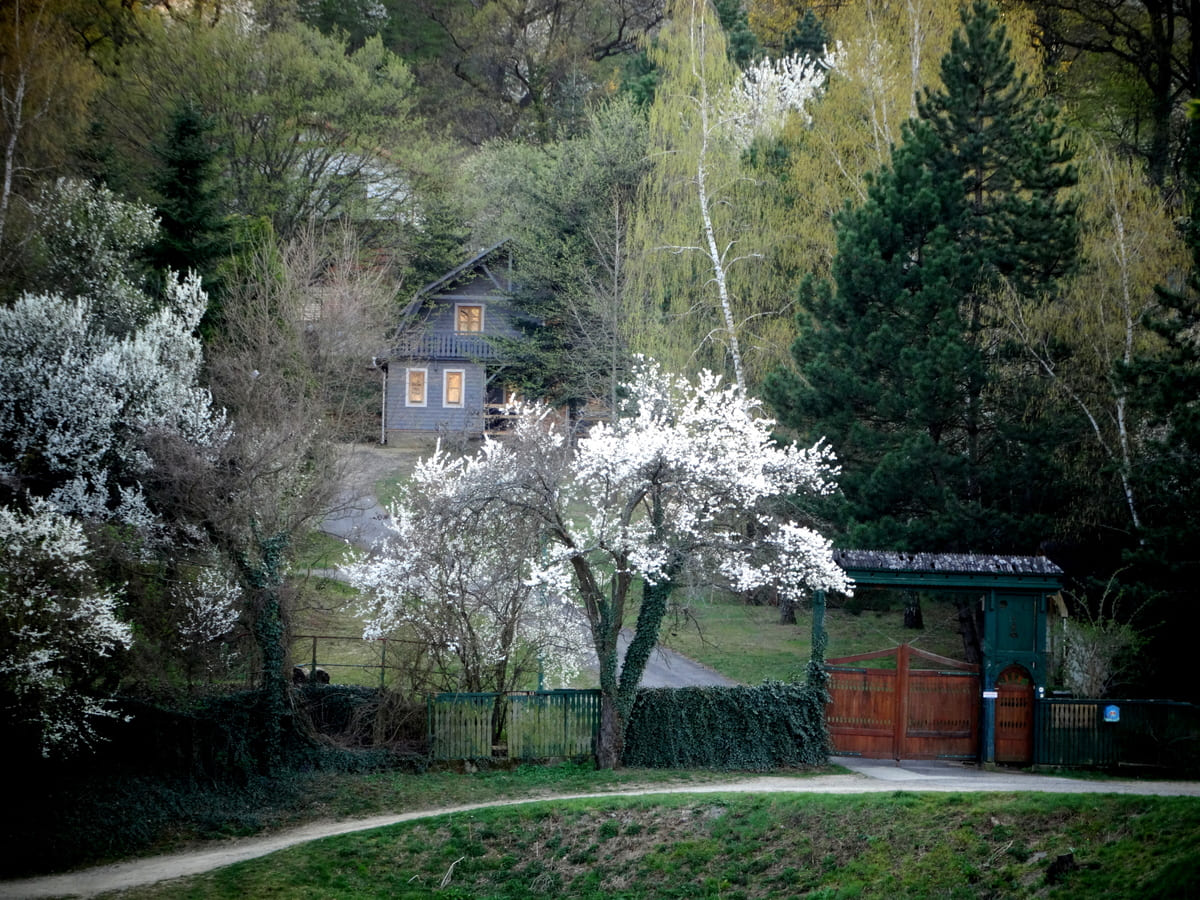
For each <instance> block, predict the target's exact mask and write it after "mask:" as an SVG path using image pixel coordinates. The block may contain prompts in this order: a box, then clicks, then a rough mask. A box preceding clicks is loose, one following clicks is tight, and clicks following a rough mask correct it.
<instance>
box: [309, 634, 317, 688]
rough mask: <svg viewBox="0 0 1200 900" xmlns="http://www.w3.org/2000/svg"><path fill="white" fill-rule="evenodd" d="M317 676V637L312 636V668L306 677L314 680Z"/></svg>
mask: <svg viewBox="0 0 1200 900" xmlns="http://www.w3.org/2000/svg"><path fill="white" fill-rule="evenodd" d="M316 676H317V636H316V635H315V634H314V635H313V652H312V668H310V669H309V670H308V677H309V678H310V679H314V680H315V679H316Z"/></svg>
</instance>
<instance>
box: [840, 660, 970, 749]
mask: <svg viewBox="0 0 1200 900" xmlns="http://www.w3.org/2000/svg"><path fill="white" fill-rule="evenodd" d="M889 657H894V658H895V661H896V662H895V668H888V669H875V668H864V667H856V666H853V665H851V664H852V663H858V662H866V661H867V660H874V659H887V658H889ZM914 657H915V658H916V659H918V660H919V661H921V662H923V663H934V664H936V665H937V666H938V667H939V668H935V669H931V668H922V669H916V668H912V666H911V662H912V660H913V658H914ZM827 671H828V672H829V694H830V697H831V698H832V699H831V700H830V703H829V705H828V706H827V707H826V710H825V721H826V724H827V725H828V727H829V734H830V738H831V739H832V741H833V748H834V752H835V753H838V754H841V755H843V756H864V757H868V758H871V759H976V758H977V757H978V756H979V703H980V693H979V667H978V666H975V665H971V664H970V663H964V662H960V661H958V660H954V659H947V658H946V657H944V656H938V655H936V654H933V653H928V652H926V651H924V650H918V649H916V648H915V647H911V646H909V645H908V644H901V645H900V646H899V647H895V648H893V649H891V650H878V651H876V652H874V653H860V654H859V655H857V656H843V657H840V658H838V659H831V660H828V664H827Z"/></svg>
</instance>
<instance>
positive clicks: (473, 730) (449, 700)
mask: <svg viewBox="0 0 1200 900" xmlns="http://www.w3.org/2000/svg"><path fill="white" fill-rule="evenodd" d="M495 705H496V695H495V694H438V695H436V696H435V697H433V698H432V699H431V701H430V704H429V731H430V734H429V746H430V748H431V750H432V753H433V758H434V759H479V758H481V757H488V756H491V755H492V713H493V710H494V708H495Z"/></svg>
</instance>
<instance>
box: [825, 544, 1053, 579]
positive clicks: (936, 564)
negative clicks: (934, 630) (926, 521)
mask: <svg viewBox="0 0 1200 900" xmlns="http://www.w3.org/2000/svg"><path fill="white" fill-rule="evenodd" d="M833 558H834V560H836V562H837V564H838V565H839V566H841V567H842V568H843V569H844V570H845V571H846V574H848V575H849V576H850V577H851V578H853V579H854V580H855V581H856V582H858V583H860V584H891V585H894V586H896V587H902V586H907V587H922V586H934V585H938V586H942V587H946V588H951V587H976V586H981V585H991V586H997V587H1004V586H1010V587H1015V586H1022V587H1047V588H1054V587H1057V586H1059V585H1060V584H1061V583H1062V577H1063V570H1062V569H1060V568H1059V567H1058V566H1056V565H1055V564H1054V563H1052V562H1051V561H1050V560H1048V559H1047V558H1046V557H1044V556H1001V555H998V554H992V553H901V552H898V551H892V550H835V551H834V552H833Z"/></svg>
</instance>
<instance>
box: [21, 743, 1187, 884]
mask: <svg viewBox="0 0 1200 900" xmlns="http://www.w3.org/2000/svg"><path fill="white" fill-rule="evenodd" d="M832 762H835V763H839V764H841V765H843V766H845V767H846V768H848V769H850V770H851V772H850V774H848V775H823V776H819V777H816V778H799V777H782V776H770V775H766V776H761V777H752V778H744V779H739V780H736V781H729V782H721V783H713V784H700V785H683V786H678V787H654V788H648V789H644V790H641V789H639V790H629V791H619V792H614V793H605V794H571V795H563V796H561V797H542V798H538V799H536V800H510V801H501V802H498V803H477V804H471V805H467V806H456V807H450V808H445V809H435V810H419V811H413V812H406V813H398V814H395V815H385V816H374V817H372V818H369V819H354V820H350V821H343V822H318V823H314V824H312V825H306V826H304V827H302V828H294V829H290V830H288V831H282V832H279V833H277V834H272V835H267V836H265V837H256V838H241V839H238V840H232V841H225V842H222V843H220V844H218V845H215V846H212V847H206V848H204V849H202V850H196V851H191V852H186V853H174V854H170V855H168V856H156V857H150V858H147V859H137V860H130V861H128V862H122V863H116V864H115V865H110V866H100V867H97V868H94V869H85V870H82V871H79V872H71V873H68V874H64V875H51V876H47V877H45V878H31V879H25V880H21V881H0V900H18V898H20V900H26V898H28V900H35V898H45V897H95V896H97V895H99V894H102V893H106V892H109V891H116V890H123V889H126V888H132V887H139V886H141V885H146V884H154V883H156V882H159V881H166V880H169V879H172V878H183V877H185V876H188V875H198V874H200V873H202V872H209V871H211V870H213V869H218V868H221V867H222V866H228V865H232V864H233V863H236V862H242V861H244V860H247V859H256V858H258V857H260V856H266V855H268V854H271V853H275V852H276V851H278V850H283V849H285V848H287V847H293V846H296V845H297V844H303V843H307V842H308V841H313V840H318V839H320V838H324V837H332V836H333V835H338V834H349V833H351V832H357V831H366V830H369V829H372V828H382V827H384V826H387V825H395V824H397V823H400V822H411V821H413V820H415V819H421V818H427V817H429V816H436V815H445V814H447V813H458V812H469V811H471V810H475V809H479V808H481V807H483V806H515V805H518V804H521V803H544V802H547V801H550V802H553V801H554V800H568V799H579V798H581V797H614V796H627V795H629V794H712V793H780V792H788V793H807V794H868V793H881V792H890V791H896V790H904V791H938V792H960V791H961V792H974V791H989V792H1006V791H1040V792H1046V793H1059V794H1068V793H1069V794H1145V795H1153V796H1190V797H1200V782H1179V781H1077V780H1074V779H1070V778H1062V777H1058V776H1052V775H1031V774H1027V773H1025V772H1020V771H1015V770H1014V771H1010V770H996V769H981V768H979V767H977V766H972V765H963V764H957V763H945V762H940V761H924V762H912V761H906V762H900V763H892V762H888V761H884V760H861V759H849V758H844V757H835V758H834V759H833V760H832Z"/></svg>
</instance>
